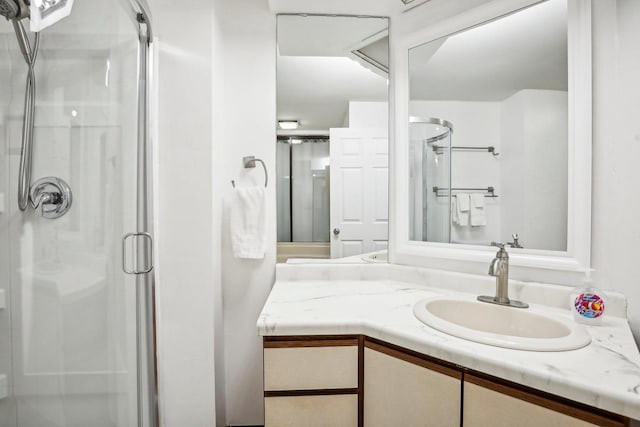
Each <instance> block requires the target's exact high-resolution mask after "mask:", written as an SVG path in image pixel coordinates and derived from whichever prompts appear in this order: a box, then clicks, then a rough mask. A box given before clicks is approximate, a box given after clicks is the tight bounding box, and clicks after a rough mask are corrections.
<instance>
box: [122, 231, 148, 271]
mask: <svg viewBox="0 0 640 427" xmlns="http://www.w3.org/2000/svg"><path fill="white" fill-rule="evenodd" d="M138 238H140V239H142V240H143V241H144V242H145V243H146V244H145V245H144V246H142V247H140V246H139V244H138V242H139V240H140V239H138ZM129 239H132V244H131V247H132V251H131V252H132V253H131V256H127V252H128V251H127V241H128V240H129ZM147 248H149V250H148V251H147ZM127 258H130V259H131V265H132V268H129V267H128V265H127ZM141 258H142V261H143V262H144V265H143V268H138V264H139V263H140V259H141ZM151 270H153V237H152V236H151V234H149V233H127V234H125V235H124V236H122V271H124V272H125V273H127V274H145V273H149V272H150V271H151Z"/></svg>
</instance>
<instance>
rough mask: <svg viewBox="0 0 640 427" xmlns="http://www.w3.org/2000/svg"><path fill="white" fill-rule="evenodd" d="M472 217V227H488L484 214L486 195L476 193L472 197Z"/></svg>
mask: <svg viewBox="0 0 640 427" xmlns="http://www.w3.org/2000/svg"><path fill="white" fill-rule="evenodd" d="M469 216H470V217H471V226H472V227H482V226H485V225H487V217H486V215H485V213H484V194H481V193H474V194H472V195H471V212H470V214H469Z"/></svg>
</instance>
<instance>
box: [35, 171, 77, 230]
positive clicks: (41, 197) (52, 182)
mask: <svg viewBox="0 0 640 427" xmlns="http://www.w3.org/2000/svg"><path fill="white" fill-rule="evenodd" d="M72 199H73V198H72V195H71V188H69V185H68V184H67V183H66V182H64V181H63V180H62V179H60V178H56V177H53V176H47V177H45V178H40V179H39V180H37V181H36V182H34V183H33V185H32V186H31V191H30V193H29V200H30V201H31V206H32V207H33V209H34V210H35V211H37V212H38V213H40V215H41V216H43V217H44V218H48V219H55V218H60V217H61V216H62V215H64V214H66V213H67V211H68V210H69V209H70V208H71V202H72Z"/></svg>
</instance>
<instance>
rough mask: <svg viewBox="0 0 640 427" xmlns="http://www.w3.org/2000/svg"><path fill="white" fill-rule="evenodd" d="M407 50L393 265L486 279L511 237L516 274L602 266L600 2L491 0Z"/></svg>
mask: <svg viewBox="0 0 640 427" xmlns="http://www.w3.org/2000/svg"><path fill="white" fill-rule="evenodd" d="M394 52H395V56H394V60H395V64H396V73H395V78H394V79H393V84H392V86H393V87H394V99H395V102H396V105H395V113H396V114H395V131H394V132H395V133H394V139H393V141H392V142H393V151H394V153H395V157H394V163H393V165H392V174H391V177H392V184H393V190H394V191H393V198H392V200H394V203H393V205H392V218H395V221H393V222H392V228H391V242H392V249H393V250H392V252H391V254H390V259H391V261H392V262H394V263H401V264H412V265H422V266H431V267H438V268H446V269H453V270H456V271H468V272H478V273H482V272H486V268H487V263H488V262H489V261H490V260H491V258H492V257H493V256H494V255H495V248H493V247H491V246H489V245H490V244H491V242H493V241H497V242H505V243H506V242H511V243H512V244H513V245H514V247H513V248H511V249H510V250H509V253H510V255H511V258H510V259H511V265H512V267H514V269H513V270H512V272H513V273H514V275H513V277H517V278H523V279H526V280H548V281H555V280H557V281H559V283H562V281H563V280H565V279H567V278H570V277H573V275H574V274H576V273H577V272H579V271H582V269H584V268H588V267H589V265H590V247H591V214H590V213H591V138H592V130H591V129H592V125H591V115H592V106H591V85H592V82H591V70H592V62H591V3H590V1H589V0H546V1H536V0H513V1H505V2H498V1H497V2H489V3H487V4H483V5H481V6H479V7H477V8H474V9H472V10H469V11H468V12H466V13H464V14H460V15H456V16H453V17H450V18H448V19H443V20H440V21H438V22H436V23H434V24H431V25H429V26H425V27H424V28H422V29H420V30H417V31H414V32H411V33H410V34H406V35H403V36H402V37H400V38H399V40H397V42H396V48H395V49H394ZM514 235H516V236H515V238H514ZM561 276H562V277H561Z"/></svg>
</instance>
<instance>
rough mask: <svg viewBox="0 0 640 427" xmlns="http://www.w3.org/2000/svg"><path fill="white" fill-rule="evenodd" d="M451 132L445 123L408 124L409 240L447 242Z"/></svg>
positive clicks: (421, 120) (423, 121) (413, 121)
mask: <svg viewBox="0 0 640 427" xmlns="http://www.w3.org/2000/svg"><path fill="white" fill-rule="evenodd" d="M451 133H452V125H451V124H450V123H449V122H447V121H445V120H440V119H433V118H417V117H416V118H414V117H412V118H411V121H410V123H409V150H410V153H409V161H410V164H409V173H410V189H409V191H410V201H411V202H410V203H411V205H410V210H409V215H410V230H409V232H410V240H417V241H424V242H440V243H449V242H450V241H451V197H452V192H451Z"/></svg>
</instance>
